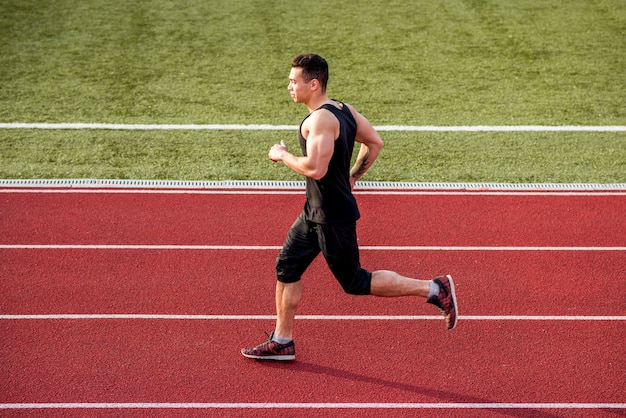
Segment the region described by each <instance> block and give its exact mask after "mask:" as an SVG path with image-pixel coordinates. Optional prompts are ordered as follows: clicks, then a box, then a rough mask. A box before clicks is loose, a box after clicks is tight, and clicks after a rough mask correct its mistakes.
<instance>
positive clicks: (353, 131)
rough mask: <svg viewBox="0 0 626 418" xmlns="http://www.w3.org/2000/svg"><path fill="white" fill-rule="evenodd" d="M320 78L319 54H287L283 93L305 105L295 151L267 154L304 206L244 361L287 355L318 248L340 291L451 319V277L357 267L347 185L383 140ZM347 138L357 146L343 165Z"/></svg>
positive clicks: (323, 66)
mask: <svg viewBox="0 0 626 418" xmlns="http://www.w3.org/2000/svg"><path fill="white" fill-rule="evenodd" d="M327 82H328V64H327V62H326V60H324V58H322V57H320V56H319V55H315V54H305V55H298V56H296V57H295V58H293V60H292V62H291V72H290V74H289V87H288V89H289V93H290V95H291V98H292V99H293V101H294V102H295V103H302V104H304V105H305V106H306V107H307V108H308V109H309V115H308V116H307V117H305V118H304V120H303V121H302V123H301V125H300V130H299V142H300V147H301V149H302V154H303V155H302V156H296V155H294V154H292V153H290V152H289V150H288V149H287V146H286V145H285V142H284V141H281V143H280V144H275V145H274V146H272V148H271V149H270V151H269V158H270V159H271V160H272V161H274V162H277V161H282V162H283V164H285V165H286V166H287V167H289V168H290V169H292V170H293V171H295V172H296V173H298V174H301V175H303V176H304V177H305V178H306V203H305V205H304V209H303V211H302V213H301V214H300V216H299V217H298V218H297V219H296V221H295V222H294V224H293V225H292V227H291V229H290V230H289V232H288V234H287V238H286V240H285V243H284V245H283V248H282V250H281V251H280V253H279V255H278V258H277V260H276V275H277V282H276V315H277V317H276V327H275V329H274V332H272V334H271V335H270V336H269V340H268V341H266V342H264V343H262V344H259V345H258V346H256V347H250V348H243V349H242V350H241V353H242V354H243V355H244V356H245V357H248V358H253V359H259V360H264V359H266V360H294V359H295V344H294V341H293V329H294V322H295V315H296V311H297V308H298V304H299V302H300V299H301V297H302V284H301V281H300V279H301V277H302V274H303V273H304V271H305V270H306V269H307V268H308V267H309V265H310V264H311V263H312V262H313V260H314V259H315V258H316V257H317V256H318V255H319V253H320V252H321V253H322V254H323V256H324V258H325V260H326V263H327V264H328V267H329V268H330V271H331V272H332V273H333V275H334V276H335V278H336V279H337V280H338V281H339V283H340V284H341V286H342V288H343V290H344V291H345V292H346V293H349V294H353V295H374V296H386V297H398V296H419V297H423V298H426V301H427V302H428V303H430V304H433V305H435V306H436V307H437V308H439V310H440V311H441V313H442V314H443V316H444V319H445V324H446V328H447V329H453V328H454V327H455V326H456V323H457V312H458V311H457V303H456V296H455V292H454V282H453V281H452V277H451V276H441V277H436V278H434V279H432V280H418V279H414V278H410V277H404V276H401V275H399V274H398V273H395V272H393V271H389V270H378V271H373V272H369V271H367V270H365V269H364V268H362V267H361V264H360V261H359V248H358V245H357V235H356V221H357V220H358V219H359V217H360V213H359V209H358V207H357V203H356V200H355V198H354V196H353V194H352V189H353V188H354V184H355V182H356V181H357V180H358V179H359V178H360V177H361V176H363V174H364V173H365V172H366V171H367V170H368V169H369V168H370V167H371V166H372V164H373V163H374V161H375V160H376V157H377V156H378V153H379V152H380V150H381V148H382V146H383V141H382V140H381V138H380V136H379V135H378V133H377V132H376V130H375V129H374V127H373V126H372V125H371V124H370V122H369V121H368V120H367V119H366V118H365V117H364V116H362V115H361V114H360V113H359V112H357V111H356V110H355V109H354V108H353V107H352V106H350V105H348V104H345V103H342V102H339V101H336V100H331V99H329V98H328V96H327V93H326V84H327ZM355 141H356V142H358V143H360V148H359V153H358V155H357V159H356V161H355V164H354V166H353V167H350V161H351V157H352V151H353V148H354V143H355Z"/></svg>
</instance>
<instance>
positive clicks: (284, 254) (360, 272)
mask: <svg viewBox="0 0 626 418" xmlns="http://www.w3.org/2000/svg"><path fill="white" fill-rule="evenodd" d="M320 252H321V253H322V254H323V255H324V259H325V260H326V263H327V264H328V267H329V268H330V271H331V272H332V273H333V275H334V276H335V278H337V280H338V281H339V283H340V284H341V287H342V288H343V289H344V291H345V292H346V293H350V294H353V295H369V294H370V286H371V282H372V274H371V273H370V272H368V271H367V270H365V269H363V268H361V263H360V261H359V247H358V244H357V239H356V222H348V223H338V224H317V223H314V222H309V221H307V220H305V219H304V214H301V215H300V216H299V217H298V219H296V221H295V222H294V224H293V225H292V226H291V229H290V230H289V233H288V234H287V239H286V240H285V244H284V245H283V249H282V250H281V252H280V254H279V255H278V258H277V259H276V275H277V278H278V281H280V282H283V283H294V282H297V281H299V280H300V279H301V278H302V274H304V271H305V270H306V269H307V268H308V267H309V265H310V264H311V263H312V262H313V260H314V259H315V257H317V255H318V254H319V253H320Z"/></svg>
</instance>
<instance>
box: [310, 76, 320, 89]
mask: <svg viewBox="0 0 626 418" xmlns="http://www.w3.org/2000/svg"><path fill="white" fill-rule="evenodd" d="M309 84H310V86H311V87H310V89H311V91H317V90H318V89H319V88H320V87H321V86H320V82H319V80H318V79H317V78H313V79H311V81H310V82H309Z"/></svg>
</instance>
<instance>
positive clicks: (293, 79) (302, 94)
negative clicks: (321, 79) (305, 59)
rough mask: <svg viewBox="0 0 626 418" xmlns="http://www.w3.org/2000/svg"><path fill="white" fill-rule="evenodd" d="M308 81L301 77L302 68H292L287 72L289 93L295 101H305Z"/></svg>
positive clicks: (308, 91)
mask: <svg viewBox="0 0 626 418" xmlns="http://www.w3.org/2000/svg"><path fill="white" fill-rule="evenodd" d="M309 87H310V81H309V82H308V83H306V82H305V81H304V79H303V78H302V68H292V69H291V72H290V73H289V87H287V88H288V90H289V95H290V96H291V98H292V99H293V101H294V102H295V103H306V101H307V100H308V98H309V94H310V89H309Z"/></svg>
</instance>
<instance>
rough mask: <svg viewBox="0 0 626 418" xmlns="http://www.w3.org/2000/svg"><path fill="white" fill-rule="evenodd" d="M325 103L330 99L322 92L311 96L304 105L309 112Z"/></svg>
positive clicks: (329, 101)
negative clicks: (313, 96)
mask: <svg viewBox="0 0 626 418" xmlns="http://www.w3.org/2000/svg"><path fill="white" fill-rule="evenodd" d="M326 103H331V100H330V99H329V98H328V96H327V95H326V94H322V95H319V96H317V97H315V98H311V100H309V101H308V102H307V103H305V104H306V107H307V108H308V109H309V113H311V112H313V111H314V110H316V109H318V108H319V107H320V106H322V105H324V104H326Z"/></svg>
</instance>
